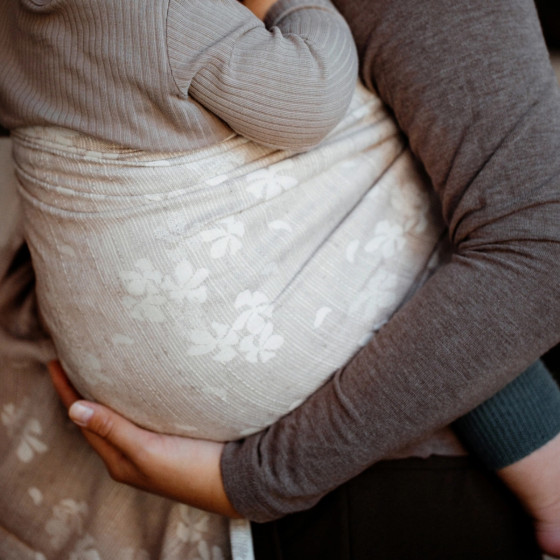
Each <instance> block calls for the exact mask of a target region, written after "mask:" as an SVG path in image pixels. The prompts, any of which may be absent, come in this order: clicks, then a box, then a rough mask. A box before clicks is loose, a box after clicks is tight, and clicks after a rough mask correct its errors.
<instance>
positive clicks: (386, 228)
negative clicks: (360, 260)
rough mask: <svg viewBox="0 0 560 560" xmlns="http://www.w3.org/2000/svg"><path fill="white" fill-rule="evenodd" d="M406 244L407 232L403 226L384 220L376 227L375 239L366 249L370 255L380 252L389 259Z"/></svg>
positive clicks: (371, 240) (369, 242) (370, 241)
mask: <svg viewBox="0 0 560 560" xmlns="http://www.w3.org/2000/svg"><path fill="white" fill-rule="evenodd" d="M405 243H406V240H405V231H404V228H403V227H402V225H399V224H392V223H390V222H388V221H386V220H384V221H382V222H380V223H378V224H377V225H376V226H375V230H374V237H372V239H370V240H369V241H368V242H367V244H366V246H365V247H364V249H365V251H366V252H368V253H377V252H379V253H380V254H381V255H383V257H385V258H386V259H388V258H390V257H392V256H393V255H394V254H395V253H398V252H399V251H400V250H401V249H402V248H403V247H404V245H405Z"/></svg>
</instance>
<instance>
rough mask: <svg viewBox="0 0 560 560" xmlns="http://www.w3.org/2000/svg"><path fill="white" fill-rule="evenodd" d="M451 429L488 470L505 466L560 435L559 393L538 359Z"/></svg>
mask: <svg viewBox="0 0 560 560" xmlns="http://www.w3.org/2000/svg"><path fill="white" fill-rule="evenodd" d="M453 428H454V429H455V432H456V433H457V435H458V436H459V437H460V438H461V440H462V441H463V442H464V443H465V445H466V446H467V447H468V448H469V449H470V450H471V451H472V452H474V453H475V454H476V455H477V456H478V457H479V458H480V459H481V460H482V461H483V462H484V464H485V465H486V466H487V467H489V468H492V469H499V468H502V467H505V466H507V465H510V464H511V463H515V462H516V461H518V460H519V459H521V458H523V457H525V456H526V455H528V454H529V453H531V452H532V451H534V450H535V449H538V448H539V447H541V446H542V445H544V444H545V443H547V442H548V441H550V440H551V439H552V438H553V437H554V436H555V435H556V434H558V433H559V432H560V391H559V389H558V386H557V384H556V382H555V381H554V379H553V378H552V376H551V375H550V372H549V371H548V370H547V368H546V367H545V365H544V364H543V362H542V361H540V360H539V361H537V362H535V363H534V364H533V365H532V366H530V367H529V368H528V369H527V370H525V372H523V373H522V374H521V375H520V376H519V377H518V378H516V379H515V380H514V381H512V382H511V383H510V384H509V385H507V386H506V387H505V388H504V389H502V390H501V391H500V392H499V393H497V394H496V395H494V396H493V397H492V398H490V399H488V400H487V401H486V402H484V403H483V404H481V405H480V406H479V407H477V408H475V409H474V410H473V411H471V412H470V413H469V414H467V415H466V416H463V417H462V418H460V419H459V420H457V421H456V422H455V423H454V424H453Z"/></svg>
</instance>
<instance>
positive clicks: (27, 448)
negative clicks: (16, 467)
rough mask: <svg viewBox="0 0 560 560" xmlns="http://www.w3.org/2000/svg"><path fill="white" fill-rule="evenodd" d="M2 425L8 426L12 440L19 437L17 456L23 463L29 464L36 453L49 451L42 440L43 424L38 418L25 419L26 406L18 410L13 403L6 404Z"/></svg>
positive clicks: (3, 410)
mask: <svg viewBox="0 0 560 560" xmlns="http://www.w3.org/2000/svg"><path fill="white" fill-rule="evenodd" d="M2 424H4V426H6V429H7V431H8V435H9V436H10V437H11V438H15V437H16V434H18V435H19V438H20V442H19V445H18V446H17V450H16V454H17V457H18V459H19V460H20V461H22V462H23V463H29V462H30V461H31V460H32V459H33V458H34V456H35V453H44V452H45V451H47V449H48V446H47V445H46V444H45V443H44V442H42V441H41V439H40V436H41V435H42V434H43V428H42V426H41V423H40V422H39V420H37V419H36V418H27V417H25V415H24V406H21V407H20V408H19V409H17V408H16V406H15V405H14V404H13V403H8V404H5V405H4V407H3V409H2Z"/></svg>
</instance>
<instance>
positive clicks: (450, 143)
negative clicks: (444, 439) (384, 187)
mask: <svg viewBox="0 0 560 560" xmlns="http://www.w3.org/2000/svg"><path fill="white" fill-rule="evenodd" d="M335 3H336V5H337V7H338V8H339V9H340V10H341V11H342V13H343V15H344V16H345V17H346V19H347V21H348V22H349V24H350V27H351V29H352V32H353V34H354V38H355V40H356V44H357V47H358V53H359V55H360V61H361V75H362V78H363V80H364V82H365V83H366V85H367V86H368V87H370V88H374V89H376V90H377V91H378V93H379V95H380V96H381V98H382V99H383V100H384V101H385V102H386V103H387V104H388V105H389V106H390V108H391V109H392V110H393V112H394V114H395V117H396V119H397V122H398V124H399V126H400V127H401V129H402V130H403V132H404V134H405V135H406V137H407V138H408V139H409V144H410V147H411V149H412V151H413V153H414V154H415V155H416V156H417V157H418V159H419V160H420V161H421V163H422V164H423V166H424V168H425V170H426V172H427V174H428V176H429V178H430V180H431V183H432V185H433V187H434V189H435V191H436V193H437V195H438V196H439V198H440V201H441V208H442V215H443V217H444V219H445V221H446V223H447V225H448V227H449V240H450V242H451V245H452V256H451V259H450V260H449V262H448V263H446V264H445V265H443V266H441V267H440V268H439V269H438V270H437V272H436V273H435V274H434V275H433V276H432V277H431V278H430V280H429V281H428V282H427V283H426V284H425V285H424V286H423V287H422V289H420V290H419V291H418V292H417V293H416V294H415V295H414V296H413V297H412V298H411V299H410V300H409V301H408V302H407V304H406V305H404V306H403V307H402V308H401V309H400V310H399V311H398V312H397V313H396V314H395V315H394V317H393V318H392V319H391V320H390V321H389V322H388V323H387V324H386V325H385V326H384V327H382V328H381V330H380V331H379V332H378V333H377V335H376V336H375V337H373V339H372V340H371V341H370V343H369V344H368V345H367V346H365V347H364V348H363V349H362V350H361V351H360V352H359V353H358V354H357V355H356V357H355V358H354V359H353V360H352V361H351V362H350V363H349V364H348V365H347V366H345V367H344V368H342V369H341V370H340V371H338V372H337V373H336V374H335V375H334V377H333V379H332V381H330V382H329V383H327V384H326V385H324V386H323V388H321V389H320V390H319V391H318V392H317V393H316V394H315V395H313V396H312V397H311V398H310V399H309V400H308V401H307V402H306V403H304V405H303V406H301V407H300V408H298V409H296V410H295V411H294V412H293V413H291V414H290V415H288V416H286V417H284V418H283V419H282V420H281V421H279V422H278V423H276V424H275V425H273V426H271V427H270V428H269V429H268V430H267V431H265V432H264V433H260V434H257V435H254V436H251V437H248V438H246V439H245V440H243V441H241V442H234V443H230V444H228V445H227V446H226V447H225V451H224V454H223V458H222V473H223V478H224V485H225V489H226V492H227V494H228V496H229V497H230V499H231V501H232V503H233V505H234V506H235V507H236V509H237V510H238V511H239V512H241V513H242V514H243V515H245V516H246V517H248V518H250V519H252V520H255V521H267V520H271V519H275V518H279V517H281V516H282V515H286V514H288V513H291V512H294V511H301V510H303V509H306V508H309V507H311V506H313V505H314V504H315V503H317V502H318V501H319V500H320V499H321V498H322V497H323V496H324V495H325V494H327V493H328V492H329V491H331V490H333V489H334V488H336V487H337V486H339V485H340V484H342V483H344V482H345V481H347V480H349V479H351V478H352V477H354V476H356V475H358V474H359V473H360V472H362V471H363V470H364V469H366V468H368V467H369V466H370V465H372V464H374V463H375V462H376V461H379V460H382V459H384V458H386V457H388V456H390V455H391V454H392V453H393V452H395V451H396V450H397V449H399V448H401V447H403V446H404V445H407V444H408V443H410V442H413V441H415V440H417V439H418V438H420V437H421V436H422V435H424V434H428V433H430V432H432V431H434V430H435V429H437V428H439V427H442V426H445V425H448V424H450V423H451V422H452V421H454V420H455V419H457V418H458V417H459V416H461V415H463V414H465V413H466V412H468V411H469V410H472V409H473V408H475V407H476V406H478V405H479V404H480V403H482V402H483V401H484V400H486V399H487V398H488V397H490V396H491V395H493V394H494V393H496V392H497V391H498V390H499V389H501V388H502V387H504V386H505V385H506V384H507V383H508V382H510V381H511V380H513V379H514V378H515V377H516V376H517V375H518V374H519V373H520V372H522V371H523V370H524V369H526V368H527V367H528V366H529V365H530V364H531V363H532V362H534V361H535V360H536V359H537V358H538V357H539V356H540V355H542V354H544V353H545V352H546V351H547V350H548V349H550V348H551V347H553V346H554V345H555V344H557V343H558V341H559V340H560V281H559V278H560V91H559V87H558V83H557V81H556V76H555V75H554V73H553V70H552V67H551V65H550V60H549V56H548V51H547V48H546V44H545V42H544V39H543V36H542V31H541V28H540V25H539V21H538V17H537V13H536V10H535V6H534V3H533V2H532V0H496V1H493V2H487V1H486V0H469V2H446V1H444V0H434V1H431V2H418V1H417V0H400V1H398V2H397V1H394V0H375V1H374V0H335Z"/></svg>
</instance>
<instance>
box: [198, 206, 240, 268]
mask: <svg viewBox="0 0 560 560" xmlns="http://www.w3.org/2000/svg"><path fill="white" fill-rule="evenodd" d="M218 224H222V225H223V227H215V228H212V229H208V230H206V231H203V232H201V233H200V237H201V238H202V240H203V241H205V242H207V243H212V248H211V249H210V256H211V257H212V258H213V259H219V258H221V257H223V256H224V255H225V254H226V253H229V254H230V255H232V256H233V255H235V254H236V253H237V252H238V251H239V249H241V247H243V245H242V243H241V241H240V239H241V238H242V237H243V235H244V234H245V227H244V226H243V224H242V223H241V222H240V221H238V220H236V219H235V218H234V217H233V216H230V217H228V218H225V219H224V220H220V221H219V222H218Z"/></svg>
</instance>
